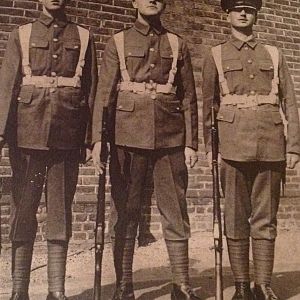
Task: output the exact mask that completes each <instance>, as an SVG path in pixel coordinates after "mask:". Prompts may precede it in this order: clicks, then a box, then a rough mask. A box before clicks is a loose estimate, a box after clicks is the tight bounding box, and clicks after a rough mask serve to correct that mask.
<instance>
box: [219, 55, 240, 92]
mask: <svg viewBox="0 0 300 300" xmlns="http://www.w3.org/2000/svg"><path fill="white" fill-rule="evenodd" d="M222 63H223V70H224V74H225V78H226V79H227V82H228V86H229V89H230V91H232V92H234V91H235V89H236V87H237V86H238V85H239V84H240V83H242V82H243V65H242V62H241V61H240V60H239V59H228V60H224V61H223V62H222Z"/></svg>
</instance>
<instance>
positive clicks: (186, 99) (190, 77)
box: [179, 42, 198, 150]
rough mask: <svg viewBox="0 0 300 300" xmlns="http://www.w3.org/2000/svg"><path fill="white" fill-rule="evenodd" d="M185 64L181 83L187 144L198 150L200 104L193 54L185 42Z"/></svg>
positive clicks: (181, 73) (183, 45) (183, 48)
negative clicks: (197, 94) (192, 60)
mask: <svg viewBox="0 0 300 300" xmlns="http://www.w3.org/2000/svg"><path fill="white" fill-rule="evenodd" d="M182 55H183V66H182V68H181V69H180V80H179V82H180V84H181V85H182V90H183V100H182V105H183V109H184V119H185V146H186V147H190V148H192V149H194V150H198V105H197V96H196V88H195V79H194V74H193V67H192V63H191V56H190V53H189V50H188V47H187V45H186V43H185V42H183V44H182Z"/></svg>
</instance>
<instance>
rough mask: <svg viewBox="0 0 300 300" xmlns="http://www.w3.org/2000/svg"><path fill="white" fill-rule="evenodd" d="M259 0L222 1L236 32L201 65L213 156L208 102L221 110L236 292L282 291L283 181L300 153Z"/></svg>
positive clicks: (253, 295) (291, 103)
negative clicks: (262, 31)
mask: <svg viewBox="0 0 300 300" xmlns="http://www.w3.org/2000/svg"><path fill="white" fill-rule="evenodd" d="M261 5H262V2H261V1H258V0H229V1H228V0H226V1H221V6H222V8H223V9H224V11H226V12H227V14H228V21H229V22H230V24H231V29H232V36H231V38H230V39H229V41H227V42H225V43H223V44H221V45H218V46H216V47H213V48H212V49H211V52H210V53H209V54H208V55H207V57H206V59H205V62H204V68H203V126H204V139H205V145H206V151H207V154H208V160H209V161H210V160H211V150H210V149H211V137H210V128H211V107H212V106H213V107H214V108H215V110H216V111H217V112H218V113H217V122H218V131H219V150H220V156H221V158H222V160H221V172H220V175H221V185H222V189H223V192H224V195H225V211H224V215H225V235H226V237H227V245H228V252H229V258H230V263H231V268H232V271H233V275H234V279H235V286H236V292H235V294H234V296H233V298H232V299H233V300H250V299H255V300H276V299H278V297H277V296H276V295H275V293H274V291H273V290H272V289H271V276H272V270H273V264H274V248H275V238H276V225H277V221H276V215H277V211H278V205H279V198H280V183H281V180H282V178H283V175H284V172H285V166H287V167H288V168H291V169H292V168H294V167H295V165H296V163H297V162H299V155H300V129H299V116H298V110H297V105H296V99H295V94H294V88H293V83H292V79H291V76H290V74H289V70H288V67H287V64H286V61H285V58H284V56H283V55H282V53H281V51H279V50H278V49H277V48H276V47H274V46H270V45H265V44H262V43H260V42H258V41H257V40H256V39H255V37H254V36H253V30H252V28H253V25H254V24H255V22H256V18H257V11H258V10H259V9H260V8H261ZM280 110H281V111H282V116H281V114H280ZM285 119H286V120H288V124H287V128H286V141H285V135H284V132H285V128H284V123H285ZM250 237H251V241H252V249H253V253H252V254H253V261H254V280H255V283H254V289H253V292H252V291H251V290H250V276H249V244H250Z"/></svg>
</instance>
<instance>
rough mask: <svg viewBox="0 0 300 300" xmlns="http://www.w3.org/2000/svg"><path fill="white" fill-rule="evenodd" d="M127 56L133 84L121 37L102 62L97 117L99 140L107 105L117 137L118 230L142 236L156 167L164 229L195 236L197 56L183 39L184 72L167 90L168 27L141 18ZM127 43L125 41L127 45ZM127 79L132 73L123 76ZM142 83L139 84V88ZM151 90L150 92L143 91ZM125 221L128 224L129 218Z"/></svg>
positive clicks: (127, 36)
mask: <svg viewBox="0 0 300 300" xmlns="http://www.w3.org/2000/svg"><path fill="white" fill-rule="evenodd" d="M123 34H124V42H123V43H124V49H123V50H122V53H121V55H122V54H123V55H124V58H125V62H126V69H127V71H128V75H129V78H130V81H131V82H132V84H133V89H132V90H131V91H130V90H129V87H130V86H131V85H130V84H127V83H126V86H125V87H124V83H122V82H121V83H120V81H121V78H122V76H121V71H120V64H121V62H120V59H119V55H118V49H117V46H116V39H115V37H113V38H111V39H110V40H109V41H108V44H107V46H106V49H105V53H104V57H103V62H102V65H101V75H100V81H99V82H100V84H99V88H98V91H97V95H96V100H95V108H94V117H93V141H94V142H96V141H99V140H101V131H102V128H101V118H102V108H103V107H108V111H109V121H108V123H109V129H110V132H109V133H110V135H109V138H110V141H111V143H112V151H111V164H110V176H111V182H112V198H113V200H114V203H113V204H112V208H113V210H112V214H111V215H112V235H113V236H114V235H115V234H116V231H117V232H123V230H125V231H126V225H125V226H124V224H126V223H128V222H129V221H130V222H133V223H134V225H133V226H131V227H130V226H129V227H128V228H127V233H124V232H123V233H122V235H123V236H124V235H126V236H127V238H132V237H133V238H134V237H135V235H136V226H137V223H138V216H139V211H140V205H141V195H142V191H143V187H144V183H145V177H146V171H147V166H148V164H149V163H152V164H153V165H154V181H155V191H156V194H157V202H158V206H159V207H160V210H161V212H162V223H163V230H164V235H165V237H166V238H167V239H170V240H178V239H179V240H180V239H183V240H184V239H187V238H188V237H189V235H190V227H189V220H188V216H187V207H186V200H185V194H186V188H187V169H186V166H185V162H184V153H183V150H184V147H186V146H188V147H191V148H193V149H195V150H196V149H197V147H198V118H197V100H196V93H195V85H194V77H193V72H192V66H191V60H190V55H189V52H188V49H187V46H186V44H185V43H184V42H183V40H182V39H181V38H179V37H176V38H177V40H178V42H179V45H178V60H177V62H176V67H177V72H176V76H175V79H174V83H173V87H172V89H171V90H170V92H167V93H165V92H160V91H159V89H160V90H163V89H164V88H166V86H165V85H166V83H167V82H168V79H169V72H170V70H171V68H172V63H173V55H174V53H173V51H172V47H171V44H170V41H169V38H168V31H167V30H166V29H165V28H163V27H162V26H161V25H160V24H159V25H158V26H157V27H150V26H146V25H143V24H141V23H139V22H138V21H136V23H135V24H134V26H133V27H132V28H130V29H128V30H125V31H124V33H123ZM121 44H122V43H121ZM123 80H124V78H123ZM136 88H137V90H135V89H136ZM142 90H143V91H142ZM124 222H125V223H124Z"/></svg>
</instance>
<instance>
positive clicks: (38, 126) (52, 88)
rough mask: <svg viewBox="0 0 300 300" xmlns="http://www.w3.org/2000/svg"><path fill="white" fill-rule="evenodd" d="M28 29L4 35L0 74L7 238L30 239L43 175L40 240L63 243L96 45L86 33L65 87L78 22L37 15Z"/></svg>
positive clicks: (85, 135)
mask: <svg viewBox="0 0 300 300" xmlns="http://www.w3.org/2000/svg"><path fill="white" fill-rule="evenodd" d="M29 25H30V24H29ZM25 26H28V25H25ZM30 26H31V32H30V36H29V37H28V39H26V37H25V35H26V33H25V34H24V32H23V31H22V28H24V27H21V28H20V29H16V30H14V31H13V32H12V33H11V35H10V39H9V41H8V45H7V49H8V50H7V51H6V54H5V57H4V60H3V64H2V69H1V74H0V111H1V113H0V135H2V136H3V137H4V138H5V139H6V140H7V141H8V143H9V147H10V157H11V164H12V168H13V216H12V231H11V238H12V239H13V240H16V241H22V240H24V241H27V240H32V239H34V237H35V233H36V226H37V224H36V217H35V214H36V210H37V207H38V204H39V201H40V196H41V193H42V189H43V184H44V181H45V178H47V187H46V198H47V208H48V221H47V224H48V225H47V226H48V229H47V237H48V238H49V239H54V240H68V239H69V238H70V236H71V203H72V200H73V197H74V193H75V188H76V182H77V175H78V167H79V161H80V150H81V149H83V148H84V146H85V144H86V143H88V140H89V134H88V132H89V130H88V124H89V122H90V117H91V114H92V109H93V101H94V94H95V87H96V83H97V64H96V55H95V46H94V43H93V39H92V37H89V38H88V46H87V49H86V52H85V55H84V59H85V61H84V64H82V66H81V67H80V68H79V69H80V71H81V74H80V76H79V77H80V80H79V81H78V80H77V79H76V82H77V83H76V84H74V85H72V84H68V83H66V82H73V77H74V76H77V75H78V74H77V70H76V68H77V66H78V60H79V56H80V50H81V46H82V45H81V42H82V41H81V38H80V35H79V27H78V26H77V25H76V24H74V23H72V22H70V21H68V20H67V19H66V16H65V15H61V16H60V17H58V18H57V19H53V18H51V17H49V16H46V15H44V14H41V16H40V18H39V19H38V20H36V21H34V22H33V23H32V25H30ZM82 30H84V29H83V28H82ZM86 34H87V35H88V32H87V31H86ZM20 38H21V39H22V38H23V40H22V41H25V42H23V43H26V42H28V45H27V46H28V48H29V53H28V54H29V58H28V65H26V63H25V61H26V59H24V57H26V52H28V49H27V48H26V47H27V46H24V44H23V43H22V44H21V42H20ZM22 46H23V47H24V49H26V50H25V51H24V49H23V48H22ZM22 57H23V60H22ZM27 75H29V76H28V77H29V78H27ZM74 82H75V81H74Z"/></svg>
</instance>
